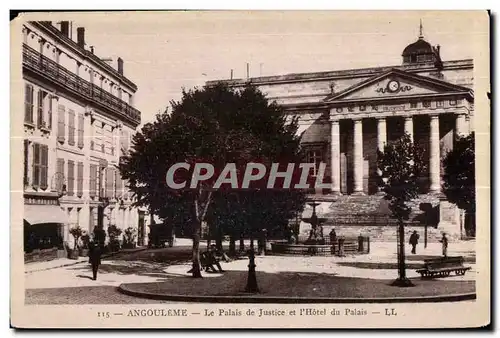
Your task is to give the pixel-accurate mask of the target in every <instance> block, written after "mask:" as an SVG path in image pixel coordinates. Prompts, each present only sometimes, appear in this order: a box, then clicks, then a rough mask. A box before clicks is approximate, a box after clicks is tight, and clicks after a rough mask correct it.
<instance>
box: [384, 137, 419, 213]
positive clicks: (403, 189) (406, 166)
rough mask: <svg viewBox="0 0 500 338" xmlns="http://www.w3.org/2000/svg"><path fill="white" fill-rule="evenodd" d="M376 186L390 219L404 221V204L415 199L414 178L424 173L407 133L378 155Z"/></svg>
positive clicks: (416, 149) (406, 209)
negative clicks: (386, 205) (386, 204)
mask: <svg viewBox="0 0 500 338" xmlns="http://www.w3.org/2000/svg"><path fill="white" fill-rule="evenodd" d="M377 162H378V163H377V164H378V168H379V169H380V172H381V174H380V180H379V186H380V188H381V190H382V191H383V192H384V193H385V197H384V198H385V199H386V200H388V201H389V209H390V210H391V214H392V217H393V218H395V219H397V220H398V221H399V222H403V221H404V220H408V219H409V216H410V213H411V207H410V206H409V204H408V202H410V201H411V200H413V199H415V198H416V197H417V196H418V190H419V182H418V179H419V177H420V176H421V173H422V172H423V171H424V167H425V164H424V163H425V162H424V161H423V152H422V150H421V149H420V148H419V147H418V146H416V145H415V144H414V143H413V142H412V139H411V136H410V135H409V134H404V135H403V136H402V137H401V138H399V139H398V140H396V141H394V142H390V143H389V144H387V145H386V146H385V147H384V151H383V152H380V151H379V152H378V160H377Z"/></svg>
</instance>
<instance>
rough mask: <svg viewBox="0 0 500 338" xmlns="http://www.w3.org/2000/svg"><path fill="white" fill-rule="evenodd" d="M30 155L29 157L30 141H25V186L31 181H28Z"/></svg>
mask: <svg viewBox="0 0 500 338" xmlns="http://www.w3.org/2000/svg"><path fill="white" fill-rule="evenodd" d="M28 155H29V141H28V140H24V179H23V182H24V185H28V184H29V180H28V165H29V163H28Z"/></svg>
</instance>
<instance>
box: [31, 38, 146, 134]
mask: <svg viewBox="0 0 500 338" xmlns="http://www.w3.org/2000/svg"><path fill="white" fill-rule="evenodd" d="M23 67H27V68H29V69H31V70H33V71H35V72H36V73H38V74H40V75H41V76H44V77H48V78H49V79H50V80H52V81H54V82H55V83H57V84H59V85H61V86H63V87H64V88H68V89H71V90H73V91H74V92H75V93H76V94H78V95H80V96H83V97H84V98H85V99H87V100H91V101H93V102H96V103H98V104H100V105H102V106H104V107H105V108H107V109H109V110H111V111H113V112H114V113H118V114H119V115H121V116H122V117H124V118H125V119H128V120H131V121H132V122H133V123H137V124H140V123H141V112H140V111H139V110H137V109H135V108H133V107H131V106H130V105H128V104H127V103H126V102H125V101H123V100H120V99H118V98H117V97H115V96H113V95H111V94H110V93H108V92H106V91H105V90H103V89H101V88H99V87H98V86H96V85H95V84H93V83H90V82H88V81H86V80H84V79H82V78H80V77H79V76H78V75H76V74H75V73H72V72H70V71H69V70H67V69H66V68H64V67H63V66H61V65H59V64H58V63H57V62H55V61H53V60H51V59H49V58H47V57H46V56H44V55H41V54H40V53H39V52H37V51H36V50H34V49H33V48H31V47H29V46H28V45H26V44H24V45H23Z"/></svg>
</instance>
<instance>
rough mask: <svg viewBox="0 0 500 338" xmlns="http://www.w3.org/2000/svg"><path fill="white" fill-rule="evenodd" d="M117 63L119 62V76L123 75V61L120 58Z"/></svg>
mask: <svg viewBox="0 0 500 338" xmlns="http://www.w3.org/2000/svg"><path fill="white" fill-rule="evenodd" d="M117 62H118V74H120V75H123V59H122V58H120V57H119V58H118V60H117Z"/></svg>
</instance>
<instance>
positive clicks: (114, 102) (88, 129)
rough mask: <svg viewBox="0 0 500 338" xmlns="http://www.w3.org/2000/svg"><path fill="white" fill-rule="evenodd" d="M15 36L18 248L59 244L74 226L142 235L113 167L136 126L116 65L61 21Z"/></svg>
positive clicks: (139, 214)
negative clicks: (20, 202) (20, 177)
mask: <svg viewBox="0 0 500 338" xmlns="http://www.w3.org/2000/svg"><path fill="white" fill-rule="evenodd" d="M22 34H23V45H22V67H23V81H24V202H25V203H24V204H25V208H24V230H25V231H24V232H25V245H27V246H29V247H30V249H33V248H35V249H36V248H42V249H43V248H52V247H54V246H57V247H62V246H63V243H64V242H66V243H71V241H72V236H70V235H69V229H71V228H72V227H75V226H80V227H81V228H82V229H83V230H85V231H87V232H89V233H91V232H92V231H93V229H94V227H96V226H102V227H103V228H104V229H105V230H106V228H107V227H108V226H109V225H110V224H113V225H116V226H117V227H119V228H121V229H123V230H124V229H126V228H129V227H132V228H134V229H136V231H138V232H139V233H138V235H139V238H141V237H143V235H144V234H143V232H144V229H143V228H144V218H145V217H144V216H145V215H144V212H143V211H141V210H138V209H137V208H134V207H132V205H131V204H132V194H131V193H130V192H129V191H128V189H127V187H126V182H125V181H124V180H123V179H122V178H121V176H120V174H119V171H118V168H117V165H118V163H119V159H120V156H122V155H124V154H125V153H126V152H128V150H129V147H130V142H131V137H132V135H133V133H134V131H135V129H136V127H137V126H138V125H139V124H140V121H141V113H140V112H139V111H138V110H137V109H136V108H134V96H135V92H136V90H137V86H136V85H135V84H134V83H133V82H132V81H130V80H129V79H128V78H127V77H126V76H125V75H124V62H123V60H122V59H121V58H118V59H117V60H116V62H117V63H116V68H114V67H113V66H112V64H111V62H112V60H108V59H101V58H99V57H98V56H97V55H96V54H95V53H94V47H93V46H88V45H87V43H86V41H85V28H84V27H78V28H76V39H73V27H72V23H71V22H69V21H62V22H57V23H56V22H50V21H43V22H27V23H25V24H24V25H23V28H22ZM27 243H29V244H27ZM70 245H72V244H70Z"/></svg>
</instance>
